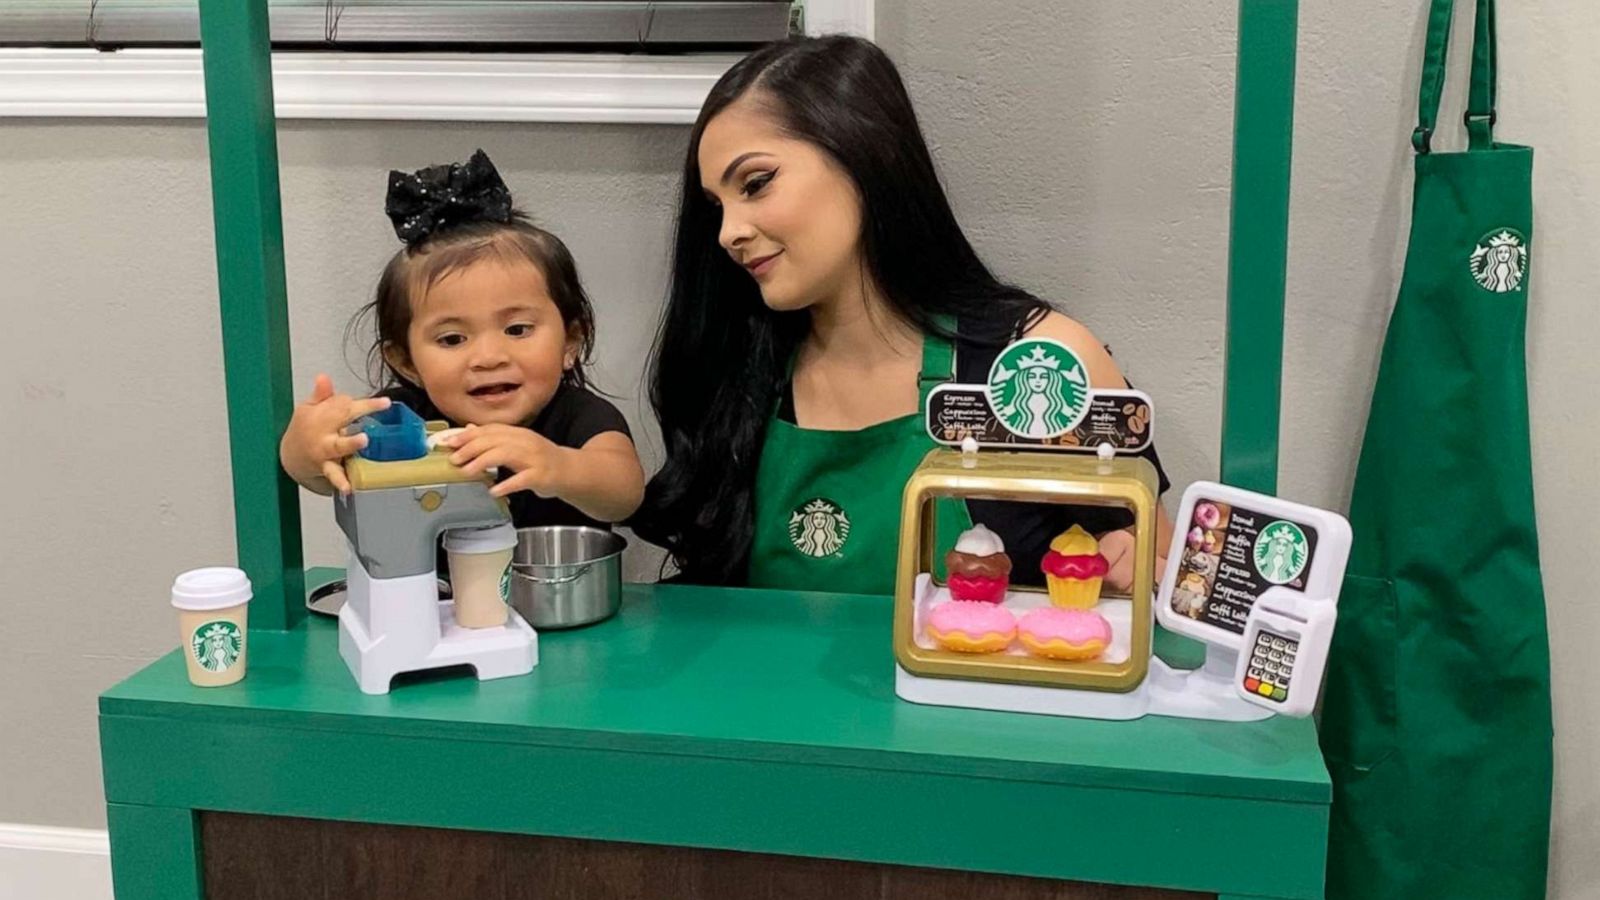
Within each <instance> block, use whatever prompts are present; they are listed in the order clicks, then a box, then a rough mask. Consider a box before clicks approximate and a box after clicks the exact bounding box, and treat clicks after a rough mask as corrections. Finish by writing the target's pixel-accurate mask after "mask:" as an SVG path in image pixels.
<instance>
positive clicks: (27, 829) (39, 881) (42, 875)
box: [0, 822, 112, 900]
mask: <svg viewBox="0 0 1600 900" xmlns="http://www.w3.org/2000/svg"><path fill="white" fill-rule="evenodd" d="M0 897H4V898H6V900H112V896H111V845H110V842H109V841H108V840H107V839H106V833H105V832H104V831H95V830H91V829H88V828H52V827H50V826H47V825H14V824H7V823H3V822H0Z"/></svg>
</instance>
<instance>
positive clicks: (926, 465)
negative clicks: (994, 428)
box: [894, 446, 1158, 692]
mask: <svg viewBox="0 0 1600 900" xmlns="http://www.w3.org/2000/svg"><path fill="white" fill-rule="evenodd" d="M1157 492H1158V479H1157V474H1156V470H1155V467H1154V466H1153V465H1151V464H1150V462H1149V461H1148V460H1146V459H1144V458H1143V457H1122V458H1111V459H1104V458H1096V457H1092V456H1081V455H1065V454H1062V453H1059V452H1055V453H1051V452H1040V451H1031V452H1030V451H1023V452H1011V451H1002V450H987V451H981V452H975V451H973V450H971V449H970V446H969V449H968V450H967V451H966V452H962V451H956V450H949V449H939V450H933V451H931V452H929V453H928V455H927V456H926V457H924V458H923V460H922V462H921V464H919V465H918V467H917V469H916V470H915V471H914V472H913V473H912V475H911V478H910V479H909V480H908V481H907V483H906V489H905V493H904V495H903V499H902V503H901V519H900V546H899V557H898V564H897V566H898V567H897V571H896V578H895V604H894V652H895V659H896V660H897V661H898V662H899V663H900V665H901V667H902V668H904V669H905V670H906V671H907V672H909V673H911V674H913V675H918V676H924V677H938V678H960V679H972V680H979V681H992V682H1005V683H1012V684H1028V685H1042V686H1050V687H1063V688H1079V689H1088V690H1097V691H1115V692H1122V691H1130V690H1133V689H1134V688H1136V687H1138V686H1139V684H1141V683H1142V682H1143V681H1144V678H1145V675H1146V673H1147V672H1148V670H1149V664H1150V652H1151V651H1150V644H1151V634H1152V631H1153V628H1154V625H1153V621H1154V614H1153V607H1152V602H1153V601H1152V595H1153V592H1154V580H1155V554H1156V543H1155V542H1156V516H1157V506H1156V502H1157V501H1156V497H1157ZM940 498H952V499H962V500H1004V501H1023V502H1032V503H1063V504H1072V505H1081V506H1115V507H1119V508H1123V509H1126V510H1128V511H1129V512H1131V513H1132V514H1133V518H1134V522H1133V532H1134V576H1133V583H1132V587H1131V591H1130V592H1129V594H1128V595H1126V596H1121V597H1116V596H1107V597H1103V598H1102V600H1101V602H1100V605H1099V606H1098V607H1097V611H1099V612H1101V614H1102V615H1104V616H1105V617H1106V618H1107V620H1108V621H1110V623H1111V625H1112V630H1113V634H1114V639H1113V642H1112V645H1111V646H1109V647H1108V648H1107V649H1106V651H1105V652H1104V653H1103V654H1102V655H1101V656H1100V657H1097V658H1095V659H1089V660H1060V659H1050V658H1045V657H1040V656H1033V655H1030V654H1027V653H1025V652H1023V651H1021V650H1018V649H1012V650H1009V651H1003V652H997V653H962V652H957V651H952V650H946V649H943V648H940V647H939V646H938V645H936V644H934V643H933V642H932V641H931V640H929V639H928V638H927V637H926V636H924V634H923V629H922V627H921V624H922V617H923V614H924V613H925V612H926V610H927V609H928V608H930V607H931V606H932V605H934V604H936V603H938V602H940V601H941V600H942V599H947V598H948V592H947V591H946V590H945V587H944V585H943V583H942V582H940V581H939V580H938V579H937V578H935V577H934V576H935V569H936V567H935V565H934V561H935V559H936V558H937V557H936V553H937V552H938V550H939V548H940V546H941V544H940V541H941V540H943V541H945V542H946V545H948V544H949V543H951V542H953V541H954V540H955V535H940V534H938V532H937V526H936V518H937V517H936V516H935V515H934V514H933V512H934V504H935V501H937V500H938V499H940ZM1004 605H1005V606H1007V607H1008V608H1011V609H1013V610H1014V611H1019V612H1020V611H1024V610H1026V609H1029V608H1033V607H1038V606H1045V605H1048V600H1047V598H1046V595H1045V594H1044V591H1043V589H1042V588H1032V587H1026V586H1021V585H1012V586H1011V587H1010V589H1009V590H1008V591H1007V594H1006V599H1005V601H1004Z"/></svg>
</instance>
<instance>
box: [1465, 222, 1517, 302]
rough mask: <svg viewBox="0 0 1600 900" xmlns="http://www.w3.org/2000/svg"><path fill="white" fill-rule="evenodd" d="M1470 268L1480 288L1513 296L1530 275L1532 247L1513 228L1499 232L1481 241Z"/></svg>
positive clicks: (1493, 232) (1499, 230)
mask: <svg viewBox="0 0 1600 900" xmlns="http://www.w3.org/2000/svg"><path fill="white" fill-rule="evenodd" d="M1470 265H1471V268H1472V277H1473V280H1475V281H1477V282H1478V286H1479V287H1482V288H1483V289H1484V290H1487V291H1493V292H1495V293H1496V294H1507V293H1510V292H1511V291H1514V290H1516V289H1517V288H1519V287H1522V279H1523V278H1524V277H1526V276H1527V274H1528V243H1527V241H1526V240H1524V239H1523V237H1522V235H1520V234H1518V233H1516V232H1515V231H1512V230H1511V229H1509V228H1500V229H1496V230H1495V231H1491V232H1489V233H1488V234H1486V235H1484V236H1483V237H1482V238H1480V239H1479V240H1478V245H1477V246H1476V247H1474V248H1473V250H1472V259H1471V261H1470Z"/></svg>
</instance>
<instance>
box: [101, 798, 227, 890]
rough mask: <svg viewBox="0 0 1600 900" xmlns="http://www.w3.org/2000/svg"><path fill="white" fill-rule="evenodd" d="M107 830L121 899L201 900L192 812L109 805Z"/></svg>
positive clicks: (196, 831)
mask: <svg viewBox="0 0 1600 900" xmlns="http://www.w3.org/2000/svg"><path fill="white" fill-rule="evenodd" d="M106 826H107V830H108V832H109V833H110V835H111V888H112V890H113V891H114V892H115V893H116V895H117V900H201V897H202V896H203V894H204V890H203V884H202V880H201V874H200V835H199V832H200V829H199V826H198V824H197V823H196V821H195V814H194V810H192V809H177V808H172V807H165V806H140V805H137V804H133V803H107V804H106Z"/></svg>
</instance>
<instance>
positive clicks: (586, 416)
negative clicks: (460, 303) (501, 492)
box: [378, 383, 633, 530]
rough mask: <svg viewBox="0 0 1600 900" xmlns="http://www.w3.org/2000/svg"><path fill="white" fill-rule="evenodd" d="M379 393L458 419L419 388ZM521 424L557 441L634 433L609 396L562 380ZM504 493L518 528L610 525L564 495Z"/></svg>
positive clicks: (425, 412) (575, 443)
mask: <svg viewBox="0 0 1600 900" xmlns="http://www.w3.org/2000/svg"><path fill="white" fill-rule="evenodd" d="M378 396H380V397H388V398H389V399H391V400H396V401H399V402H401V403H404V404H405V405H407V406H409V407H411V408H412V409H413V410H414V411H415V412H416V413H417V415H419V416H421V417H422V418H423V419H443V420H445V421H447V422H450V425H451V427H455V426H457V425H458V424H460V423H457V422H453V421H450V418H449V417H448V416H446V415H444V414H443V413H441V412H439V410H438V408H437V407H435V406H434V405H433V403H432V402H431V401H429V400H428V395H427V394H426V393H425V392H423V391H422V390H421V389H420V388H417V387H413V386H411V385H399V386H397V387H392V388H389V389H388V390H384V391H381V392H379V394H378ZM526 427H527V428H529V429H530V430H532V431H534V432H536V433H538V434H540V435H543V436H544V437H545V438H547V439H549V441H550V442H551V443H553V444H555V445H557V446H560V447H582V446H583V445H584V444H587V443H588V442H589V439H590V438H592V437H594V436H595V435H597V434H604V433H606V432H608V431H619V432H621V433H622V434H624V435H626V436H628V437H629V438H631V437H632V436H633V435H632V434H631V433H630V432H629V431H628V422H627V420H626V419H624V418H623V417H622V413H620V412H618V411H617V408H616V407H615V406H612V405H611V403H610V402H609V401H607V400H606V399H605V398H603V397H600V396H598V395H596V394H594V393H591V392H590V391H588V390H586V389H584V388H581V387H573V386H572V385H569V384H565V383H563V384H562V385H561V386H560V387H558V388H556V393H555V396H553V397H551V398H550V402H549V403H547V404H545V407H544V409H543V410H541V411H540V413H539V415H538V416H536V417H534V420H533V422H532V423H531V424H529V425H527V426H526ZM513 474H514V473H513V472H511V471H509V470H507V469H506V468H505V467H504V466H502V467H501V469H500V480H502V481H503V480H505V479H507V478H510V477H511V476H512V475H513ZM507 499H508V500H509V501H510V503H511V521H512V523H513V524H515V525H516V526H517V527H518V528H526V527H529V526H533V525H588V526H589V527H591V528H604V529H608V530H609V529H610V528H611V524H610V523H609V522H601V521H599V520H598V519H592V518H590V517H589V516H587V515H585V514H584V513H583V511H581V510H579V509H578V508H577V507H576V506H573V505H572V504H570V503H567V502H566V501H564V500H557V499H555V498H554V497H540V496H539V495H537V494H535V493H534V492H533V491H517V492H516V493H514V494H512V495H510V496H509V497H508V498H507Z"/></svg>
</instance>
